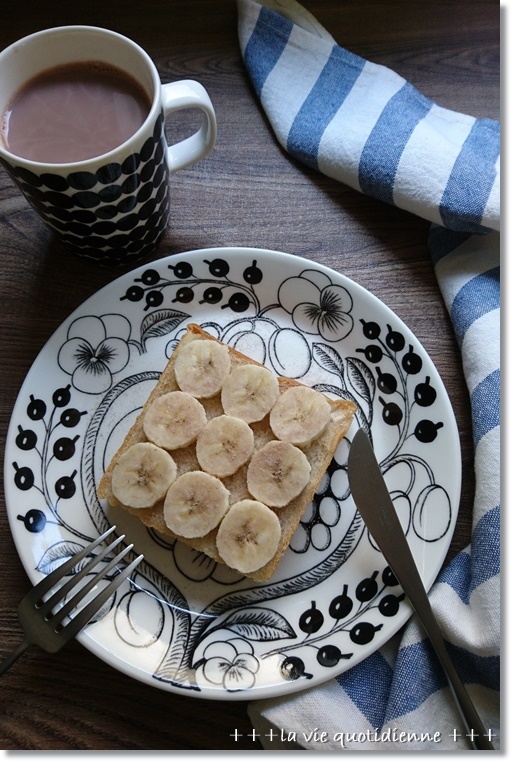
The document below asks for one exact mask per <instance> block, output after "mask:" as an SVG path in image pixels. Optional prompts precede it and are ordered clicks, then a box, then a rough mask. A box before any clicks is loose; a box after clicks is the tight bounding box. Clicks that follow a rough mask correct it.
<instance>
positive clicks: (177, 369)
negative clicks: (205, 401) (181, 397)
mask: <svg viewBox="0 0 512 762" xmlns="http://www.w3.org/2000/svg"><path fill="white" fill-rule="evenodd" d="M230 370H231V356H230V354H229V349H228V347H227V346H226V345H224V344H218V343H217V342H216V341H210V340H209V339H205V340H204V341H203V340H197V341H191V342H190V343H189V344H186V345H185V346H184V347H183V348H181V349H180V351H179V352H178V354H177V355H176V362H175V364H174V374H175V376H176V381H177V383H178V386H179V387H180V389H181V390H182V391H183V392H188V393H189V394H192V395H193V396H194V397H198V398H199V399H201V398H203V397H205V398H207V397H213V396H214V395H215V394H218V392H220V389H221V386H222V384H223V383H224V379H225V378H226V376H227V375H228V373H229V372H230Z"/></svg>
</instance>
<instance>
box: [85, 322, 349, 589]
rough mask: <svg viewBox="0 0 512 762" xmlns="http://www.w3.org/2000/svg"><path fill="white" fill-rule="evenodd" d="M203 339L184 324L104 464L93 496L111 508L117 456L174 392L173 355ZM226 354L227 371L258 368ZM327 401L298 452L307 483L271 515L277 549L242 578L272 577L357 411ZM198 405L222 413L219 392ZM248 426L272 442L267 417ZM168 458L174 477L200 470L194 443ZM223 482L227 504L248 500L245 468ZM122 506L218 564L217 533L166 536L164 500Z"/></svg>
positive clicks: (284, 385)
mask: <svg viewBox="0 0 512 762" xmlns="http://www.w3.org/2000/svg"><path fill="white" fill-rule="evenodd" d="M206 339H208V340H212V339H213V340H214V341H218V339H215V338H214V337H213V336H211V335H210V334H208V333H206V332H205V331H203V330H202V328H201V327H200V326H198V325H196V324H194V323H191V324H189V325H188V326H187V333H186V334H185V335H184V336H183V338H182V339H181V341H180V343H179V344H178V346H177V347H176V349H175V350H174V352H173V354H172V356H171V358H170V360H169V362H168V363H167V366H166V367H165V368H164V370H163V372H162V374H161V376H160V379H159V381H158V383H157V385H156V386H155V388H154V389H153V391H152V392H151V394H150V395H149V397H148V399H147V401H146V403H145V405H144V407H143V408H142V410H141V412H140V414H139V416H138V417H137V420H136V421H135V423H134V424H133V426H132V427H131V429H130V431H129V432H128V434H127V435H126V437H125V439H124V441H123V443H122V444H121V446H120V448H119V449H118V451H117V452H116V454H115V455H114V457H113V458H112V461H111V463H110V464H109V466H108V468H107V470H106V471H105V473H104V475H103V477H102V479H101V481H100V483H99V485H98V489H97V494H98V497H99V498H100V499H106V500H108V501H109V503H110V504H111V505H121V503H119V501H118V500H116V498H115V497H114V495H113V494H112V488H111V478H112V471H113V469H114V466H115V464H116V462H117V460H118V458H119V457H120V455H121V454H122V453H123V452H125V451H126V450H127V449H128V448H129V447H131V445H133V444H135V443H137V442H145V441H147V438H146V436H145V434H144V431H143V427H142V422H143V420H144V416H145V414H146V410H147V409H148V407H149V406H150V405H151V403H152V402H153V400H155V399H156V398H157V397H159V396H160V395H162V394H165V393H167V392H171V391H176V390H178V389H179V387H178V384H177V383H176V379H175V375H174V363H175V360H176V357H177V353H178V352H179V351H180V349H181V348H182V347H183V346H185V345H186V344H188V343H189V342H190V341H198V340H199V341H200V340H206ZM219 343H222V342H219ZM229 352H230V355H231V361H232V367H236V365H239V364H246V363H252V364H255V365H260V363H258V362H256V361H255V360H252V359H251V358H249V357H247V356H246V355H244V354H242V353H241V352H238V351H237V350H236V349H233V348H232V347H229ZM278 381H279V388H280V392H281V393H282V392H284V391H286V389H289V388H290V387H292V386H301V384H300V383H299V382H298V381H295V380H293V379H291V378H286V377H278ZM327 399H328V398H327ZM328 401H329V404H330V406H331V411H332V413H331V420H330V422H329V424H328V426H327V428H326V429H325V431H324V432H323V433H322V435H321V436H320V437H318V439H316V440H314V441H313V442H312V443H311V444H310V445H308V446H307V447H305V448H302V449H303V451H304V453H305V455H306V457H307V458H308V460H309V463H310V465H311V479H310V482H309V484H308V486H307V487H306V488H305V489H304V490H303V492H302V493H301V494H300V495H299V496H298V497H297V498H295V499H294V500H292V501H291V502H290V503H288V505H286V506H284V508H279V509H278V510H276V514H277V516H278V518H279V521H280V523H281V541H280V544H279V547H278V550H277V552H276V554H275V555H274V557H273V558H272V559H271V560H270V561H269V562H268V563H267V564H265V566H263V567H261V568H260V569H258V570H257V571H256V572H254V573H252V574H249V575H247V576H249V577H251V578H252V579H255V580H257V581H259V582H265V581H267V580H268V579H270V577H271V576H272V575H273V573H274V571H275V569H276V567H277V565H278V563H279V561H280V560H281V558H282V556H283V553H284V552H285V550H286V548H287V547H288V545H289V543H290V540H291V538H292V536H293V534H294V532H295V530H296V529H297V527H298V525H299V522H300V519H301V517H302V515H303V513H304V511H305V509H306V507H307V505H308V504H309V502H310V501H311V500H312V499H313V496H314V494H315V492H316V490H317V488H318V485H319V484H320V481H321V479H322V477H323V475H324V473H325V471H326V470H327V468H328V466H329V463H330V462H331V460H332V458H333V455H334V452H335V450H336V448H337V446H338V444H339V442H340V441H341V439H342V438H343V437H344V436H345V434H346V432H347V430H348V428H349V426H350V424H351V423H352V419H353V417H354V413H355V411H356V405H355V404H354V403H353V402H349V401H346V400H331V399H328ZM201 402H202V404H203V405H204V408H205V410H206V415H207V418H208V420H210V419H211V418H213V417H215V416H218V415H222V414H223V412H224V411H223V408H222V404H221V400H220V394H217V395H216V396H215V397H212V398H210V399H202V400H201ZM251 428H252V430H253V432H254V443H255V449H259V448H261V447H262V446H263V445H264V444H266V443H267V442H269V441H271V440H273V439H275V436H274V434H273V433H272V430H271V428H270V425H269V416H268V415H267V416H265V418H264V419H263V420H262V421H259V422H257V423H253V424H251ZM172 455H173V458H174V460H175V461H176V463H177V466H178V475H181V474H182V473H185V472H186V471H190V470H198V469H200V466H199V464H198V462H197V458H196V452H195V444H193V445H190V446H189V447H184V448H182V449H181V450H174V451H173V453H172ZM222 481H223V483H224V484H225V486H226V487H227V489H228V490H229V491H230V504H231V505H232V504H234V503H236V502H237V501H239V500H243V499H245V498H252V496H251V495H250V493H249V492H248V490H247V465H245V466H242V467H241V468H240V469H239V470H238V471H237V472H236V473H235V474H234V475H233V476H229V477H225V478H224V479H222ZM121 507H122V508H124V509H125V510H127V511H128V512H129V513H132V514H134V515H135V516H138V518H139V519H140V520H141V521H142V522H143V523H144V524H145V525H146V526H148V527H152V528H154V529H156V530H157V531H159V532H161V533H163V534H166V535H170V536H172V537H175V538H176V539H178V540H181V541H182V542H185V543H186V544H187V545H190V546H191V547H193V548H195V549H196V550H199V551H201V552H203V553H205V554H206V555H208V556H210V557H211V558H213V559H214V560H215V561H217V562H219V563H223V561H222V559H221V558H220V556H219V554H218V552H217V546H216V542H215V539H216V534H217V530H216V529H214V530H213V531H211V532H210V533H209V534H207V535H206V536H205V537H201V538H199V539H194V540H187V539H185V538H182V537H178V536H177V535H175V534H173V532H171V530H170V529H169V528H168V527H167V525H166V524H165V522H164V517H163V501H161V502H159V503H157V504H156V505H155V506H154V507H152V508H144V509H132V508H130V507H128V506H124V505H122V506H121Z"/></svg>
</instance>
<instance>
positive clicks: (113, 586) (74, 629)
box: [61, 553, 144, 638]
mask: <svg viewBox="0 0 512 762" xmlns="http://www.w3.org/2000/svg"><path fill="white" fill-rule="evenodd" d="M143 558H144V556H143V555H142V553H141V555H140V556H137V558H135V559H134V560H133V561H132V562H131V563H130V564H129V565H128V566H127V567H126V568H125V569H123V571H122V572H120V573H119V574H118V575H117V577H115V579H113V580H112V582H110V584H109V585H107V586H106V587H104V588H103V590H102V591H101V592H100V593H98V595H97V596H96V598H94V599H93V600H92V601H90V602H89V603H88V604H87V606H84V608H83V609H82V610H81V611H80V612H79V613H78V614H77V615H76V616H75V617H73V619H72V620H71V621H70V622H69V624H66V625H65V626H64V628H63V629H62V631H61V632H63V633H65V634H66V637H68V638H72V637H74V636H75V635H76V634H77V633H78V632H80V630H81V629H82V628H83V627H85V625H86V624H87V622H88V621H89V620H90V619H92V617H93V616H94V614H95V613H96V612H97V611H99V609H100V608H101V607H102V606H103V604H104V603H105V602H106V601H108V599H109V598H110V596H111V595H113V593H115V591H116V590H117V588H118V587H119V585H121V584H122V583H123V582H124V581H125V579H127V578H128V577H129V576H130V574H131V573H132V571H133V570H134V569H135V567H136V566H138V564H139V563H140V562H141V561H142V559H143Z"/></svg>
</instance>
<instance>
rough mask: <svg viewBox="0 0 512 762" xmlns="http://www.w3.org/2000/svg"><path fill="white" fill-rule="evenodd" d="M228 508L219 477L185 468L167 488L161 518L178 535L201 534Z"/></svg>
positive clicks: (227, 495) (227, 494) (208, 530)
mask: <svg viewBox="0 0 512 762" xmlns="http://www.w3.org/2000/svg"><path fill="white" fill-rule="evenodd" d="M228 508H229V490H227V489H226V487H225V486H224V485H223V483H222V482H221V481H220V479H217V478H216V477H215V476H211V474H206V473H204V471H187V473H185V474H182V476H179V477H178V478H177V479H176V481H175V482H174V483H173V484H172V485H171V487H170V488H169V490H168V492H167V495H166V497H165V502H164V521H165V523H166V524H167V526H168V527H169V529H170V530H171V532H174V534H177V535H180V536H181V537H204V536H205V535H206V534H208V532H211V530H212V529H215V527H216V526H217V525H218V523H219V522H220V520H221V519H222V517H223V516H224V514H225V513H226V511H227V510H228Z"/></svg>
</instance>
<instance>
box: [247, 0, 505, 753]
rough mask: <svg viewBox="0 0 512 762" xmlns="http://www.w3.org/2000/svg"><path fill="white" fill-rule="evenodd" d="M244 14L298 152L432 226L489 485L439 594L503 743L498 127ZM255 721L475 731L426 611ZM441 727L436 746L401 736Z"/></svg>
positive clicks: (335, 746)
mask: <svg viewBox="0 0 512 762" xmlns="http://www.w3.org/2000/svg"><path fill="white" fill-rule="evenodd" d="M238 18H239V39H240V46H241V51H242V55H243V59H244V62H245V65H246V67H247V71H248V73H249V76H250V78H251V81H252V83H253V86H254V90H255V92H256V95H257V96H258V98H259V99H260V101H261V103H262V105H263V108H264V109H265V111H266V114H267V116H268V118H269V121H270V124H271V126H272V128H273V130H274V132H275V135H276V138H277V140H278V141H279V142H280V143H281V145H282V146H283V147H284V148H285V149H286V150H287V151H288V153H289V154H291V155H292V156H294V157H295V158H297V159H299V160H300V161H302V162H304V163H305V164H307V165H308V166H310V167H313V168H315V169H317V170H319V171H320V172H322V173H324V174H325V175H328V176H329V177H332V178H334V179H336V180H339V181H340V182H343V183H345V184H347V185H350V186H351V187H352V188H355V189H357V190H359V191H361V192H362V193H364V194H367V195H369V196H373V197H375V198H377V199H380V200H381V201H384V202H387V203H390V204H394V205H396V206H399V207H400V208H402V209H406V210H408V211H410V212H413V213H415V214H417V215H419V216H421V217H423V218H424V219H427V220H429V221H430V222H432V223H433V224H432V226H431V229H430V234H429V239H428V242H426V243H428V248H429V251H430V254H431V257H432V261H433V264H434V267H435V272H436V275H437V278H438V282H439V286H440V289H441V292H442V294H443V297H444V299H445V302H446V306H447V309H448V310H449V313H450V315H451V318H452V321H453V326H454V330H455V333H456V336H457V340H458V342H459V345H460V349H461V353H462V359H463V367H464V374H465V379H466V382H467V385H468V388H469V393H470V396H471V404H472V417H473V439H474V447H475V476H476V494H475V500H474V510H473V526H472V539H471V544H470V546H468V547H467V548H466V549H465V550H463V551H462V552H460V553H459V554H458V555H457V556H456V557H455V558H454V559H453V560H452V561H451V563H450V564H449V565H448V566H447V567H446V568H445V569H444V570H443V571H442V573H441V574H440V576H439V577H438V580H437V581H436V583H435V585H434V586H433V588H432V589H431V591H430V600H431V603H432V606H433V609H434V612H435V614H436V615H437V617H438V619H439V621H440V623H441V626H442V629H443V631H444V635H445V638H446V640H447V643H448V648H449V651H450V654H451V656H452V657H453V660H454V662H455V665H456V667H457V671H458V673H459V675H460V676H461V678H462V679H463V681H464V682H465V683H466V685H467V688H468V691H469V693H470V695H471V697H472V699H473V701H474V703H475V705H476V707H477V710H478V712H479V714H480V716H481V717H482V720H483V722H484V725H485V727H486V728H489V730H490V731H491V733H492V741H493V743H494V745H495V746H496V747H497V748H499V726H500V719H499V695H500V694H499V690H500V683H499V680H500V664H499V644H500V576H499V574H500V519H499V502H500V471H499V469H500V460H499V458H500V258H499V251H500V249H499V241H500V237H499V233H498V232H497V231H498V230H499V220H500V175H499V154H500V130H499V124H498V123H497V122H495V121H493V120H490V119H475V118H473V117H470V116H466V115H464V114H460V113H456V112H454V111H450V110H448V109H445V108H441V107H439V106H437V105H436V104H434V103H432V101H430V100H428V99H427V98H425V97H424V96H423V95H422V94H421V93H419V92H418V91H417V90H416V89H415V88H414V87H413V86H412V85H411V84H410V83H408V82H406V81H405V80H404V79H403V78H402V77H400V76H399V75H398V74H396V73H395V72H393V71H391V70H390V69H388V68H386V67H384V66H379V65H376V64H374V63H370V62H368V61H365V60H364V59H362V58H360V57H359V56H356V55H354V54H353V53H350V52H349V51H348V50H345V49H344V48H341V47H340V46H339V45H338V44H337V43H336V42H335V41H334V40H333V38H332V37H331V36H330V35H329V33H328V32H327V31H326V30H325V29H324V28H323V27H322V26H321V25H320V24H319V23H318V21H317V20H316V19H315V18H314V17H313V16H312V15H311V14H310V13H309V12H308V11H307V10H306V9H305V8H303V7H302V6H301V5H299V4H298V3H297V2H295V1H294V0H265V2H264V4H263V3H262V2H254V1H253V0H238ZM249 716H250V718H251V721H252V724H253V726H254V728H255V729H256V730H257V731H258V732H259V733H260V740H261V742H262V744H263V746H264V748H267V749H278V748H279V749H282V748H285V749H291V748H297V746H300V748H305V749H309V750H317V751H330V750H331V751H332V750H338V751H339V750H340V749H342V748H346V749H353V750H356V749H357V750H361V751H364V750H380V751H411V750H418V751H419V750H422V751H427V750H429V749H430V748H432V749H435V750H440V751H441V750H442V751H451V750H466V749H469V748H470V742H469V739H468V738H466V737H465V735H464V731H463V730H462V735H457V734H456V733H454V729H457V730H458V731H460V730H461V721H460V717H459V715H458V712H457V709H456V707H455V705H454V703H453V699H452V697H451V693H450V691H449V688H448V687H447V682H446V679H445V677H444V675H443V673H442V671H441V669H440V667H439V664H438V663H437V660H436V657H435V656H434V654H433V651H432V648H431V646H430V643H429V641H428V639H426V637H425V634H424V631H423V630H422V628H421V626H420V625H419V623H418V620H417V618H416V617H415V616H414V617H412V619H411V620H410V622H409V623H408V624H407V625H406V626H405V627H404V628H403V629H402V630H401V631H400V632H399V633H398V634H397V635H395V636H394V637H393V638H392V639H391V640H390V641H389V642H388V643H387V644H386V646H385V647H383V648H382V649H381V650H380V651H377V652H376V653H374V654H373V655H371V656H369V657H368V658H367V659H365V660H364V661H363V662H362V663H360V664H359V665H357V666H355V667H353V668H352V669H350V670H348V671H347V672H345V673H344V674H342V675H341V676H340V677H338V678H337V679H335V680H331V681H330V682H328V683H326V684H324V685H323V686H320V687H317V688H313V689H310V690H306V691H304V692H302V693H299V694H293V695H291V696H290V697H284V698H278V699H268V700H259V701H255V702H253V703H251V704H250V705H249ZM315 728H316V729H317V730H318V733H317V734H316V735H315V734H311V731H314V730H315ZM271 730H272V731H275V732H270V731H271ZM435 731H438V732H439V735H438V736H437V737H436V739H433V740H432V741H431V742H428V741H424V740H414V738H412V739H411V740H407V737H406V736H400V733H401V732H405V733H413V734H415V735H416V736H417V737H418V738H420V737H421V734H422V733H424V734H425V733H430V734H431V735H433V734H434V732H435ZM321 732H324V734H325V735H324V736H323V740H322V742H319V740H318V739H319V737H320V733H321ZM310 734H311V740H309V741H307V740H305V736H309V735H310ZM340 734H342V735H341V739H342V740H340ZM343 734H344V735H343ZM272 738H273V740H271V739H272ZM334 738H336V739H337V740H336V741H334ZM404 738H405V739H406V740H404ZM282 739H285V740H284V741H282ZM286 739H292V742H291V743H290V742H288V741H287V740H286ZM293 739H295V741H293Z"/></svg>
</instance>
